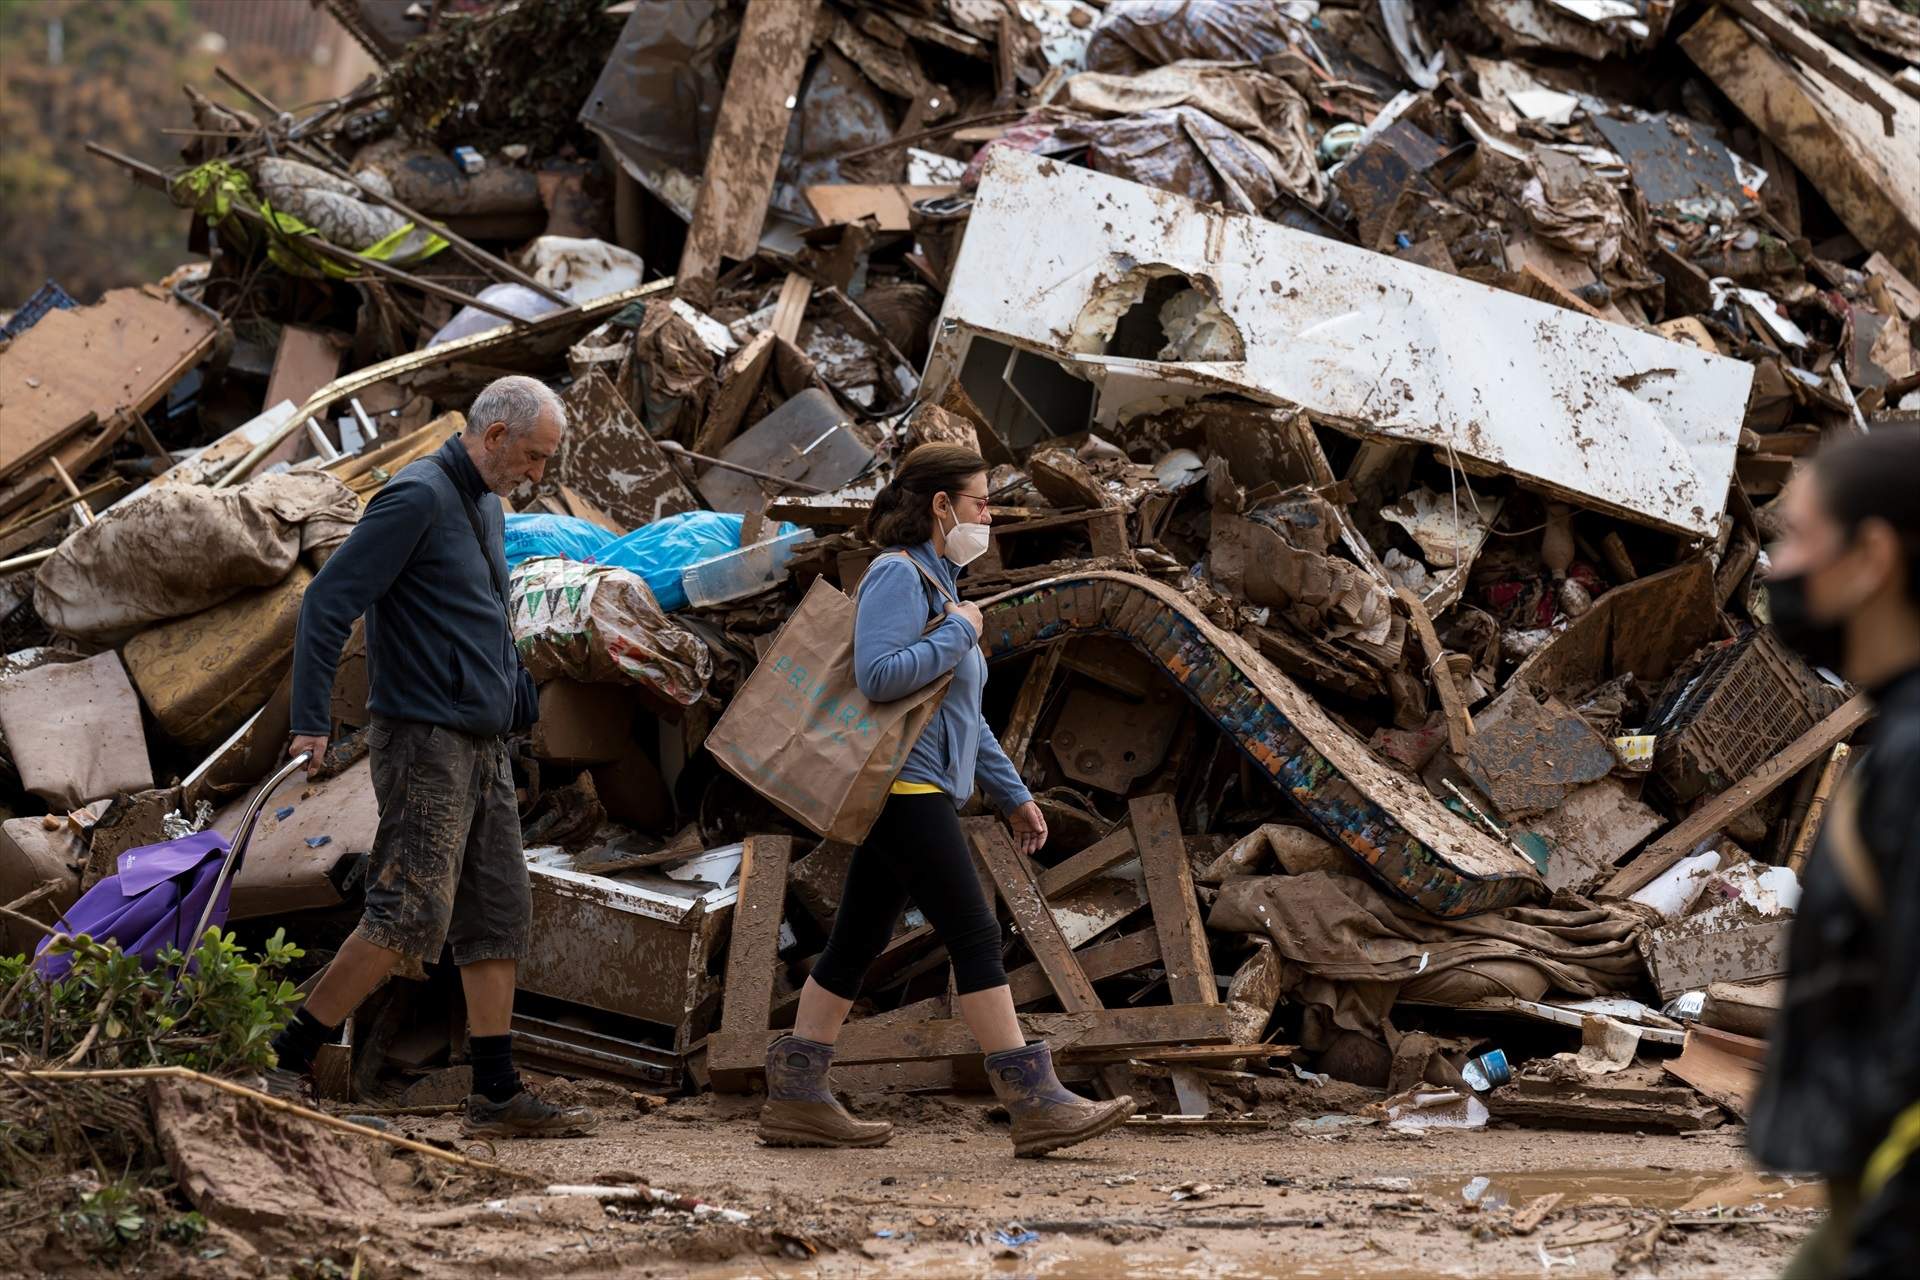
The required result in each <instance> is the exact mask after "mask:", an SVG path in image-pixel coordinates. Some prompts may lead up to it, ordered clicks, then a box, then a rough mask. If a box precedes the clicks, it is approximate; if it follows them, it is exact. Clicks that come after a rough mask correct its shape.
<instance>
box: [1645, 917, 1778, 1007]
mask: <svg viewBox="0 0 1920 1280" xmlns="http://www.w3.org/2000/svg"><path fill="white" fill-rule="evenodd" d="M1724 910H1725V908H1720V909H1719V911H1715V910H1709V911H1707V912H1702V913H1700V914H1697V915H1692V916H1687V917H1685V918H1684V919H1681V920H1676V921H1674V922H1673V923H1672V924H1665V925H1661V926H1660V927H1659V928H1657V929H1654V930H1651V931H1650V932H1649V933H1648V934H1647V943H1646V957H1647V973H1648V975H1649V976H1650V977H1652V979H1653V986H1654V990H1656V991H1658V992H1659V993H1660V998H1661V999H1662V1000H1671V999H1673V998H1674V997H1675V996H1679V995H1684V994H1685V993H1686V992H1689V991H1699V990H1700V989H1702V988H1703V987H1708V986H1711V985H1713V984H1714V983H1716V982H1758V981H1760V980H1762V979H1765V978H1778V977H1780V976H1782V975H1783V974H1785V973H1786V971H1787V938H1788V936H1789V935H1790V934H1792V932H1793V918H1792V917H1791V916H1784V917H1781V918H1779V919H1767V918H1766V917H1764V916H1762V917H1752V916H1747V917H1744V918H1729V917H1723V916H1721V915H1720V914H1719V912H1720V911H1724Z"/></svg>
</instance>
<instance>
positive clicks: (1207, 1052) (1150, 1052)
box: [1078, 1043, 1300, 1067]
mask: <svg viewBox="0 0 1920 1280" xmlns="http://www.w3.org/2000/svg"><path fill="white" fill-rule="evenodd" d="M1299 1047H1300V1046H1299V1045H1294V1044H1264V1043H1260V1044H1198V1045H1180V1046H1178V1047H1176V1048H1172V1049H1142V1050H1141V1051H1140V1052H1138V1053H1130V1054H1128V1057H1127V1060H1128V1061H1129V1062H1142V1063H1146V1064H1148V1065H1150V1066H1167V1065H1172V1064H1180V1065H1183V1066H1190V1067H1216V1066H1219V1065H1220V1064H1221V1063H1227V1062H1237V1061H1239V1060H1240V1059H1242V1058H1245V1059H1248V1060H1249V1061H1253V1062H1265V1061H1268V1060H1270V1059H1273V1058H1285V1057H1289V1056H1291V1055H1292V1054H1293V1053H1294V1052H1295V1051H1296V1050H1298V1049H1299ZM1113 1052H1114V1054H1115V1055H1119V1054H1122V1053H1126V1052H1127V1051H1126V1050H1124V1049H1115V1050H1114V1051H1113ZM1104 1056H1106V1055H1105V1054H1104V1053H1103V1052H1100V1051H1095V1050H1086V1051H1083V1052H1082V1053H1080V1054H1079V1055H1078V1060H1079V1061H1081V1062H1098V1061H1100V1059H1101V1058H1103V1057H1104Z"/></svg>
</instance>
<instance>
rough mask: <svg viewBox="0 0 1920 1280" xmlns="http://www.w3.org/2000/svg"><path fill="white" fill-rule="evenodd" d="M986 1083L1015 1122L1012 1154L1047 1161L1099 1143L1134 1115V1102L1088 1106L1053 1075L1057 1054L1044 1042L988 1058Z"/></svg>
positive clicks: (1123, 1098) (1125, 1099)
mask: <svg viewBox="0 0 1920 1280" xmlns="http://www.w3.org/2000/svg"><path fill="white" fill-rule="evenodd" d="M986 1067H987V1079H988V1080H990V1081H992V1082H993V1091H994V1093H995V1094H996V1095H997V1096H998V1097H999V1099H1000V1101H1001V1102H1002V1103H1004V1104H1005V1105H1006V1108H1007V1112H1008V1114H1010V1115H1011V1116H1012V1117H1013V1154H1014V1155H1016V1156H1043V1155H1045V1154H1047V1152H1049V1151H1058V1150H1059V1149H1060V1148H1061V1147H1070V1146H1072V1145H1073V1144H1074V1143H1076V1142H1085V1141H1086V1140H1087V1139H1088V1138H1097V1137H1099V1136H1100V1135H1101V1134H1103V1133H1105V1132H1106V1131H1107V1130H1109V1129H1111V1128H1113V1127H1114V1126H1115V1125H1119V1124H1125V1123H1126V1120H1127V1117H1128V1116H1130V1115H1132V1114H1133V1112H1134V1105H1133V1099H1132V1098H1130V1097H1128V1096H1126V1095H1124V1094H1123V1095H1121V1096H1120V1097H1118V1098H1115V1099H1114V1100H1113V1101H1111V1102H1090V1101H1088V1100H1087V1099H1085V1098H1082V1097H1081V1096H1079V1095H1078V1094H1076V1093H1073V1092H1072V1091H1070V1090H1069V1089H1068V1088H1067V1087H1066V1086H1065V1085H1063V1084H1061V1083H1060V1077H1058V1076H1056V1075H1054V1074H1053V1050H1051V1049H1049V1048H1048V1047H1047V1045H1046V1042H1045V1041H1040V1042H1037V1043H1034V1044H1030V1045H1026V1046H1024V1047H1023V1048H1019V1049H1004V1050H1002V1051H1001V1052H999V1053H990V1054H988V1055H987V1057H986Z"/></svg>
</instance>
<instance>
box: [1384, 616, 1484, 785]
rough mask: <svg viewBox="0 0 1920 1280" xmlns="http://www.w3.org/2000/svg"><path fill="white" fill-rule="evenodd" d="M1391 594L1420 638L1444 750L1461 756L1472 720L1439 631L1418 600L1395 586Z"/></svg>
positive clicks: (1471, 735) (1471, 734)
mask: <svg viewBox="0 0 1920 1280" xmlns="http://www.w3.org/2000/svg"><path fill="white" fill-rule="evenodd" d="M1394 594H1395V595H1398V596H1399V597H1400V603H1401V604H1403V605H1405V606H1406V607H1407V617H1408V618H1409V619H1410V620H1411V621H1412V623H1413V633H1414V635H1416V636H1418V637H1419V638H1420V651H1421V652H1422V653H1424V654H1425V655H1426V658H1427V676H1428V678H1430V679H1431V680H1432V681H1433V687H1434V691H1435V692H1436V693H1438V694H1439V695H1440V709H1441V711H1442V712H1443V713H1445V716H1446V721H1447V749H1448V750H1449V751H1451V752H1453V754H1454V755H1456V756H1464V755H1466V754H1467V748H1468V747H1469V746H1470V745H1471V744H1470V742H1469V741H1468V740H1469V739H1470V738H1472V737H1473V717H1472V716H1470V715H1468V714H1467V703H1466V700H1465V699H1464V698H1462V697H1461V696H1460V686H1459V685H1457V684H1455V683H1454V679H1453V668H1452V667H1450V666H1448V665H1447V661H1446V659H1447V651H1446V649H1444V648H1443V647H1441V644H1440V634H1439V632H1437V631H1435V630H1434V629H1433V615H1432V614H1430V613H1428V612H1427V606H1426V605H1424V604H1422V603H1421V602H1420V597H1419V596H1416V595H1414V594H1413V592H1411V591H1409V590H1407V589H1406V588H1405V587H1395V588H1394Z"/></svg>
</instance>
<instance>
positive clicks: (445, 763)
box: [274, 377, 588, 1137]
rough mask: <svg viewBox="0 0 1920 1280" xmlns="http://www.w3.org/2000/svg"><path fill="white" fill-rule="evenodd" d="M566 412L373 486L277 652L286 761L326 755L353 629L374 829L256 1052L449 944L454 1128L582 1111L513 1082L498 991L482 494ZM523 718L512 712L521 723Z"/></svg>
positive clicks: (499, 397)
mask: <svg viewBox="0 0 1920 1280" xmlns="http://www.w3.org/2000/svg"><path fill="white" fill-rule="evenodd" d="M565 430H566V414H565V411H564V410H563V409H562V407H561V404H560V400H559V398H558V397H557V396H555V395H554V394H553V392H552V391H550V390H549V389H548V388H547V387H546V386H544V385H543V384H541V383H539V382H537V381H535V380H534V379H532V378H523V377H507V378H501V379H499V380H498V381H496V382H494V383H492V384H491V385H489V386H488V387H487V388H486V390H484V391H482V392H481V393H480V394H479V396H478V397H476V398H475V400H474V402H473V408H472V411H471V412H470V414H469V415H468V419H467V426H466V430H465V431H464V432H462V433H461V434H460V435H458V436H455V437H454V438H453V439H451V440H449V441H447V443H446V444H445V445H444V446H442V447H441V449H440V450H439V451H438V452H437V453H435V454H432V455H430V456H428V457H425V458H421V459H419V460H417V461H415V462H412V463H409V464H408V465H407V466H405V467H403V468H401V470H400V472H399V474H397V475H395V476H394V477H393V479H391V480H389V481H388V482H387V484H386V485H385V487H384V488H382V489H381V490H380V491H379V493H377V494H375V495H374V498H373V501H372V502H370V503H368V504H367V509H366V512H365V513H364V514H363V515H362V516H361V517H360V522H359V524H357V525H356V526H355V527H354V530H353V533H352V535H351V536H349V537H348V538H347V540H346V542H345V543H344V544H342V545H341V547H340V549H339V550H338V551H336V552H335V553H334V554H333V557H332V558H331V559H330V560H328V561H327V564H326V567H325V568H323V569H321V571H320V572H319V573H318V574H317V575H315V577H314V579H313V582H312V584H311V585H310V586H309V587H308V588H307V594H306V598H305V600H304V601H302V603H301V606H300V626H299V631H298V634H297V636H296V639H295V644H294V657H293V692H292V705H291V721H292V728H293V744H292V747H291V754H293V755H298V754H300V753H301V752H310V753H311V754H312V757H313V761H314V764H313V765H310V766H309V770H310V771H311V770H312V769H313V768H314V767H316V766H317V765H318V764H319V762H320V760H321V758H322V757H323V756H324V754H325V752H326V747H327V735H328V733H329V731H330V730H331V728H332V723H333V721H332V713H331V709H330V708H331V702H332V695H333V677H334V670H335V668H336V667H337V666H338V664H339V661H340V649H341V646H342V645H343V644H344V643H345V642H346V639H347V634H348V632H349V630H350V629H351V628H352V626H353V621H354V619H355V618H358V617H361V616H363V615H364V616H365V618H366V646H367V666H368V694H367V711H368V713H369V719H370V723H369V725H368V727H367V742H368V745H369V748H370V750H371V765H372V769H373V785H374V796H375V800H376V802H377V803H378V805H379V808H380V825H379V830H378V832H377V834H376V835H375V836H374V843H373V857H372V862H371V864H370V866H369V867H368V871H367V891H366V905H365V910H364V913H363V914H362V916H361V918H360V924H359V927H358V928H356V929H355V930H354V932H353V934H352V936H351V937H349V938H348V939H347V941H346V943H345V944H344V945H342V946H341V948H340V951H339V954H338V955H336V956H335V957H334V959H333V962H332V963H331V964H329V965H328V966H327V969H326V972H325V973H323V974H322V975H321V977H320V981H319V983H318V985H316V986H315V987H314V989H313V993H312V994H311V995H310V996H308V997H307V1001H306V1003H305V1005H303V1006H302V1007H301V1009H300V1011H299V1012H298V1013H296V1014H295V1015H294V1017H293V1020H292V1021H291V1022H289V1023H288V1024H287V1026H286V1028H285V1029H284V1030H283V1031H282V1032H281V1033H280V1035H279V1037H278V1038H277V1039H276V1040H275V1041H274V1050H275V1052H276V1053H277V1054H278V1056H279V1061H280V1067H281V1069H282V1070H285V1071H290V1072H298V1073H305V1072H308V1071H310V1070H311V1068H312V1065H313V1059H314V1055H315V1053H316V1052H317V1051H318V1049H319V1047H320V1045H322V1044H325V1043H331V1042H332V1041H333V1040H334V1038H335V1036H336V1034H337V1032H338V1029H339V1026H340V1023H341V1022H342V1021H343V1020H344V1019H345V1018H346V1016H347V1015H348V1014H349V1013H352V1012H353V1010H354V1008H355V1007H356V1006H358V1005H359V1003H360V1002H361V1001H362V1000H363V999H365V998H366V996H367V995H368V993H370V992H371V991H372V990H373V989H374V988H375V987H377V986H379V985H380V983H381V982H382V981H383V980H385V979H386V977H387V976H388V974H390V973H393V972H395V971H396V970H397V971H399V972H401V973H402V974H404V975H407V976H413V977H418V976H421V974H422V969H421V966H422V965H424V964H427V963H430V962H432V961H434V960H436V959H438V958H439V956H440V951H441V948H442V946H444V945H445V944H446V943H448V942H449V941H450V942H451V943H452V946H453V962H454V964H455V965H457V966H458V967H459V970H460V982H461V986H462V988H463V989H464V990H465V993H466V998H467V1026H468V1031H469V1035H468V1047H469V1050H470V1054H471V1058H472V1063H473V1092H472V1094H471V1095H470V1096H469V1097H468V1098H467V1109H466V1121H465V1126H464V1127H465V1130H466V1132H468V1133H470V1134H479V1135H489V1136H505V1137H515V1136H531V1137H552V1136H561V1135H564V1134H570V1133H581V1132H585V1130H586V1128H587V1127H588V1125H587V1113H586V1112H585V1111H584V1110H583V1109H581V1108H570V1109H569V1108H560V1107H556V1106H553V1105H552V1104H550V1103H547V1102H545V1101H543V1100H542V1099H540V1098H538V1097H536V1096H535V1095H534V1094H532V1093H530V1092H528V1091H527V1090H526V1089H525V1088H524V1087H523V1086H522V1085H521V1082H520V1077H519V1074H518V1073H517V1072H516V1071H515V1070H514V1066H513V1037H512V1033H511V1030H510V1027H511V1022H512V1017H513V991H514V979H515V973H516V969H517V965H518V961H519V960H520V958H521V957H522V956H524V955H525V954H526V948H527V926H528V919H529V915H530V912H531V907H532V899H531V896H530V893H529V889H528V881H527V864H526V858H525V855H524V853H523V851H522V849H521V847H520V817H519V812H518V808H517V806H516V804H515V800H514V792H513V774H512V771H511V769H510V767H509V765H508V761H507V748H506V741H505V737H504V735H505V734H506V733H507V731H508V730H509V729H511V728H514V727H516V725H515V712H516V701H517V699H516V694H519V699H518V701H521V702H524V700H525V693H524V692H523V682H522V680H521V669H520V659H519V655H518V654H517V653H516V651H515V649H514V644H513V631H512V628H511V627H510V626H509V624H508V618H507V602H506V583H507V563H506V549H505V546H504V543H503V533H504V529H505V516H504V514H503V512H502V510H501V506H500V498H499V496H497V495H501V494H505V493H509V492H511V491H512V490H513V489H514V488H515V487H516V486H517V485H519V484H520V483H521V482H522V481H523V480H532V481H538V480H539V479H540V476H541V474H542V472H543V471H544V470H545V469H546V464H547V461H548V460H549V459H550V458H552V457H553V455H554V453H555V452H556V451H557V450H558V449H559V447H560V441H561V437H562V435H563V434H564V432H565ZM525 713H526V709H525V708H522V714H523V715H524V714H525Z"/></svg>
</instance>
